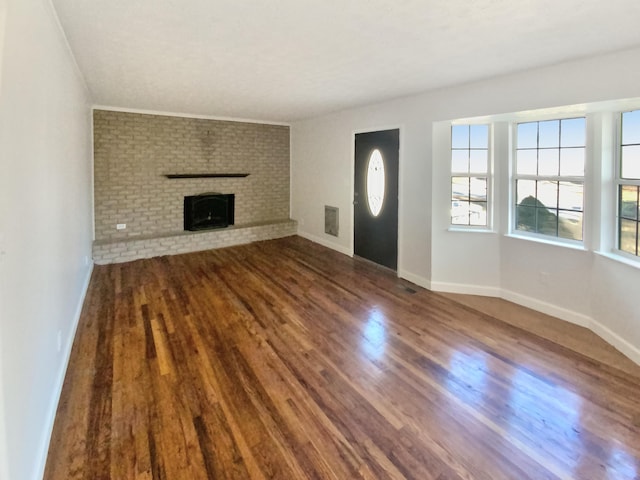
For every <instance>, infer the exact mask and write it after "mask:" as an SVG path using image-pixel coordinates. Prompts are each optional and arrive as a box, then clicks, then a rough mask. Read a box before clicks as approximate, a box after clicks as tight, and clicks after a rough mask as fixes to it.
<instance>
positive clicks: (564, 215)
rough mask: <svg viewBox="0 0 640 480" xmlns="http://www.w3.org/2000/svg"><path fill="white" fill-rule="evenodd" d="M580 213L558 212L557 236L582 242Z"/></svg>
mask: <svg viewBox="0 0 640 480" xmlns="http://www.w3.org/2000/svg"><path fill="white" fill-rule="evenodd" d="M582 217H583V213H582V212H568V211H566V210H560V211H558V222H559V223H558V236H559V237H562V238H568V239H570V240H582Z"/></svg>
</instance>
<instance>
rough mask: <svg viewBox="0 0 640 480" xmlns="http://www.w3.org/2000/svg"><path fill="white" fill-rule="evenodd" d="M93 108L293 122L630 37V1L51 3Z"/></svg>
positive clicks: (636, 12)
mask: <svg viewBox="0 0 640 480" xmlns="http://www.w3.org/2000/svg"><path fill="white" fill-rule="evenodd" d="M52 1H53V4H54V6H55V8H56V10H57V12H58V15H59V17H60V21H61V23H62V26H63V28H64V30H65V32H66V34H67V37H68V39H69V43H70V45H71V48H72V50H73V52H74V54H75V56H76V59H77V61H78V64H79V66H80V69H81V70H82V72H83V74H84V76H85V78H86V80H87V83H88V85H89V88H90V90H91V93H92V96H93V100H94V102H95V103H96V104H100V105H109V106H114V107H125V108H131V109H148V110H157V111H167V112H177V113H179V112H182V113H192V114H202V115H216V116H229V117H238V118H253V119H264V120H279V121H292V120H296V119H300V118H306V117H312V116H316V115H319V114H323V113H327V112H331V111H335V110H340V109H344V108H347V107H351V106H356V105H363V104H368V103H372V102H377V101H382V100H386V99H391V98H395V97H400V96H404V95H408V94H412V93H417V92H421V91H425V90H429V89H434V88H438V87H441V86H445V85H451V84H460V83H466V82H469V81H472V80H478V79H482V78H487V77H492V76H495V75H500V74H504V73H509V72H514V71H520V70H525V69H528V68H531V67H536V66H541V65H548V64H553V63H557V62H561V61H564V60H568V59H573V58H579V57H585V56H590V55H594V54H599V53H605V52H609V51H614V50H619V49H623V48H627V47H631V46H637V45H640V28H638V20H639V19H640V2H639V1H638V0H611V1H608V2H607V1H602V0H518V1H514V0H342V1H336V0H270V1H258V0H253V1H246V0H245V1H243V0H227V1H221V0H90V1H88V0H52Z"/></svg>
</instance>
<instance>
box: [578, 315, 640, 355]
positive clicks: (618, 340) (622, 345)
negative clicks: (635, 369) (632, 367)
mask: <svg viewBox="0 0 640 480" xmlns="http://www.w3.org/2000/svg"><path fill="white" fill-rule="evenodd" d="M589 329H590V330H591V331H592V332H593V333H595V334H596V335H598V336H599V337H600V338H602V339H603V340H605V341H606V342H607V343H609V344H610V345H613V346H614V347H615V348H616V349H617V350H619V351H620V352H622V353H623V354H624V355H626V356H627V357H628V358H630V359H631V360H633V361H634V362H635V363H637V364H638V365H640V349H639V348H637V347H635V346H634V345H632V344H630V343H629V342H627V341H626V340H625V339H624V338H622V337H621V336H620V335H618V334H617V333H614V332H613V331H611V330H610V329H609V328H607V327H605V326H604V325H602V324H601V323H600V322H597V321H595V320H593V319H592V320H591V322H590V324H589Z"/></svg>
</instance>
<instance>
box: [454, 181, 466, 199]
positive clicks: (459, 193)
mask: <svg viewBox="0 0 640 480" xmlns="http://www.w3.org/2000/svg"><path fill="white" fill-rule="evenodd" d="M451 199H452V200H469V177H452V178H451Z"/></svg>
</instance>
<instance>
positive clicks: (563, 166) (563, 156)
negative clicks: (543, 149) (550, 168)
mask: <svg viewBox="0 0 640 480" xmlns="http://www.w3.org/2000/svg"><path fill="white" fill-rule="evenodd" d="M560 175H561V176H569V177H582V176H584V148H562V149H560Z"/></svg>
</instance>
